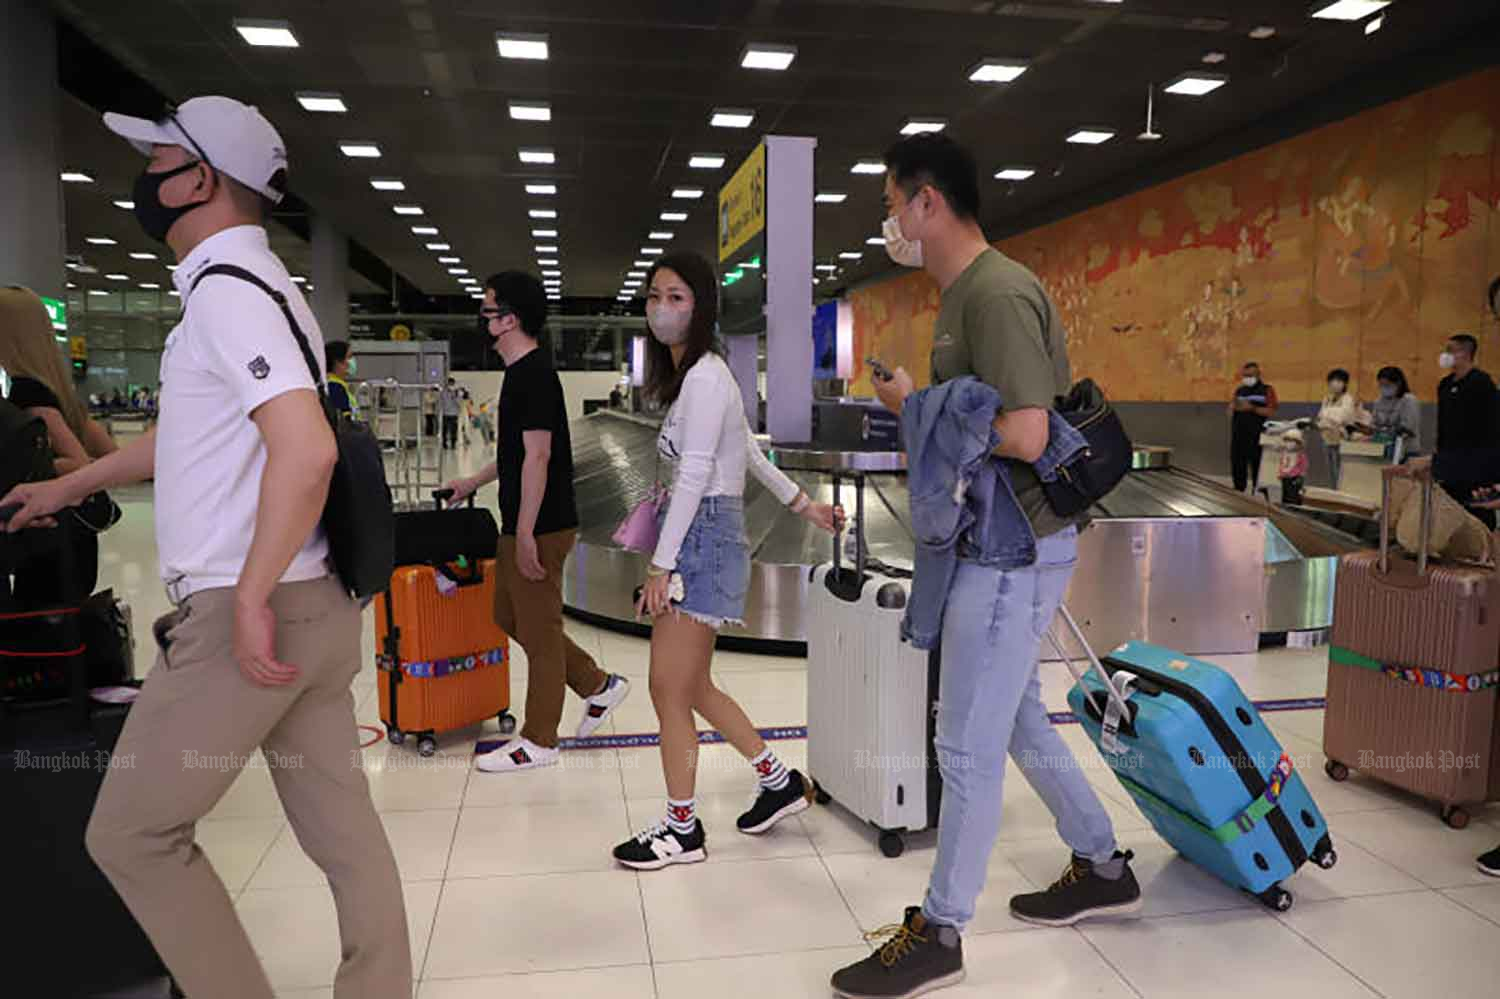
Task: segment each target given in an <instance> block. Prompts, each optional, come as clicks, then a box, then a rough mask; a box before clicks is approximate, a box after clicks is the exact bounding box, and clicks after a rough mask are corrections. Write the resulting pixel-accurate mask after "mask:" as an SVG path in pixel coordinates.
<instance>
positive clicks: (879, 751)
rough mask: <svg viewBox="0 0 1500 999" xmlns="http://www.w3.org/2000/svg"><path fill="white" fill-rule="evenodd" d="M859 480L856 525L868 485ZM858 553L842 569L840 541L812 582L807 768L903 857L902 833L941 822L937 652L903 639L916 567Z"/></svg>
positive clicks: (826, 797) (820, 788)
mask: <svg viewBox="0 0 1500 999" xmlns="http://www.w3.org/2000/svg"><path fill="white" fill-rule="evenodd" d="M853 478H854V482H855V495H856V502H857V504H858V506H859V510H858V513H857V514H856V517H855V520H854V524H855V528H854V529H855V530H856V531H858V530H859V529H860V526H861V525H863V524H864V509H863V508H864V492H863V485H864V482H863V476H862V475H859V474H855V475H854V476H853ZM834 481H835V485H834V495H835V501H836V502H837V496H838V477H837V476H836V477H835V480H834ZM860 541H862V539H860ZM856 551H857V552H858V556H857V560H856V565H855V566H854V568H852V569H851V568H844V567H842V566H841V565H840V559H839V547H838V541H837V540H835V542H834V562H833V564H832V565H820V566H818V567H817V568H815V569H814V570H813V571H812V579H811V584H810V585H809V587H808V605H809V606H808V621H809V622H810V624H809V627H808V636H807V768H808V774H809V776H811V777H812V779H813V781H814V784H815V788H816V794H817V800H818V802H819V803H820V804H825V805H826V804H828V803H829V801H830V799H831V800H832V801H833V802H836V803H837V804H838V805H840V806H841V807H843V808H845V809H846V810H848V811H849V812H851V813H853V814H854V815H855V816H856V817H857V818H860V819H862V820H864V821H866V822H869V823H870V824H871V825H873V826H874V827H875V828H876V829H878V830H879V831H880V840H879V843H880V850H881V852H882V853H884V854H885V855H886V856H888V857H896V856H900V855H901V853H902V851H903V850H904V849H905V847H906V844H905V839H904V834H905V833H909V832H919V831H921V830H924V829H928V828H932V827H935V826H936V825H937V816H938V805H939V801H940V800H941V793H942V778H941V776H940V775H939V773H938V769H937V760H936V756H935V754H934V752H933V737H934V735H935V730H936V723H937V693H938V671H939V655H938V653H936V652H934V653H932V654H931V655H929V654H928V653H926V652H922V651H921V650H919V649H916V648H914V647H913V646H911V645H909V644H907V643H905V642H903V641H901V617H902V615H903V614H904V613H905V609H906V600H907V593H908V587H909V586H910V573H905V572H902V571H901V570H892V569H889V568H887V567H884V566H874V567H872V566H869V565H867V564H866V555H865V546H864V544H862V543H860V544H858V546H857V549H856ZM892 573H894V574H892Z"/></svg>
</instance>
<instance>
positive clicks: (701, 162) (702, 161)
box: [688, 153, 724, 170]
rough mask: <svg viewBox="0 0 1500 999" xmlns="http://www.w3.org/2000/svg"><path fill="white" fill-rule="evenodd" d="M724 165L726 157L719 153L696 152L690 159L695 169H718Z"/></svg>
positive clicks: (691, 165)
mask: <svg viewBox="0 0 1500 999" xmlns="http://www.w3.org/2000/svg"><path fill="white" fill-rule="evenodd" d="M723 165H724V157H722V156H720V155H719V154H718V153H696V154H694V155H693V157H692V158H691V159H689V160H688V166H689V167H691V168H692V169H694V170H717V169H719V168H720V167H722V166H723Z"/></svg>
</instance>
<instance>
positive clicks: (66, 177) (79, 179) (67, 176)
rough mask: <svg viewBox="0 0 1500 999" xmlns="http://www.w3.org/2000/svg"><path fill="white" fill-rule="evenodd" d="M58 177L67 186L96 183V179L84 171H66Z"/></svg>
mask: <svg viewBox="0 0 1500 999" xmlns="http://www.w3.org/2000/svg"><path fill="white" fill-rule="evenodd" d="M58 177H59V178H60V179H61V180H62V181H63V183H65V184H92V183H93V182H94V178H93V177H90V176H89V175H88V174H86V173H84V172H83V171H82V170H64V171H63V172H62V173H60V174H58Z"/></svg>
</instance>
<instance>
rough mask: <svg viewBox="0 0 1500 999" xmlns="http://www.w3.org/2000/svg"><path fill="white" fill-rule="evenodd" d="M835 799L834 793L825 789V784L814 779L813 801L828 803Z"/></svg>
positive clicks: (821, 803)
mask: <svg viewBox="0 0 1500 999" xmlns="http://www.w3.org/2000/svg"><path fill="white" fill-rule="evenodd" d="M832 800H833V795H831V794H829V793H828V792H827V791H825V790H823V785H822V784H819V783H818V782H817V781H813V801H816V802H817V803H818V804H820V805H826V804H828V803H829V802H830V801H832Z"/></svg>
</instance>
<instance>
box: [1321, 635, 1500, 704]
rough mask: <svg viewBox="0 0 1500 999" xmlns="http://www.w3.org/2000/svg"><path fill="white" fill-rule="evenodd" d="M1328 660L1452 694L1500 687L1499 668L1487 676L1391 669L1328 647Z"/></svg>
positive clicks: (1475, 692)
mask: <svg viewBox="0 0 1500 999" xmlns="http://www.w3.org/2000/svg"><path fill="white" fill-rule="evenodd" d="M1328 661H1329V663H1337V664H1338V665H1340V666H1357V667H1359V668H1360V669H1367V670H1370V671H1371V672H1374V673H1382V674H1384V675H1385V676H1388V677H1391V678H1393V679H1396V680H1404V681H1406V682H1407V683H1409V684H1411V685H1412V686H1414V687H1429V688H1431V689H1433V690H1446V691H1448V692H1449V693H1451V694H1478V693H1480V692H1482V691H1485V690H1489V689H1490V688H1492V687H1500V669H1492V670H1490V671H1489V672H1488V673H1449V672H1448V671H1447V670H1441V669H1419V668H1416V667H1410V666H1392V665H1390V664H1389V663H1383V662H1381V661H1380V660H1378V659H1371V658H1370V657H1369V656H1362V655H1360V654H1359V653H1358V652H1355V651H1353V650H1352V649H1346V648H1343V647H1341V646H1338V645H1330V646H1329V647H1328Z"/></svg>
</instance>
